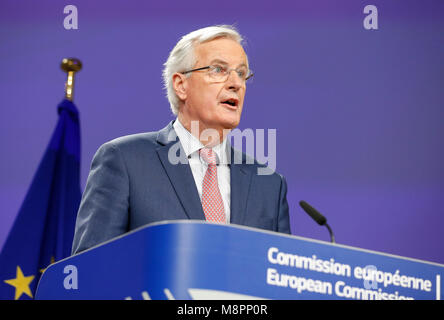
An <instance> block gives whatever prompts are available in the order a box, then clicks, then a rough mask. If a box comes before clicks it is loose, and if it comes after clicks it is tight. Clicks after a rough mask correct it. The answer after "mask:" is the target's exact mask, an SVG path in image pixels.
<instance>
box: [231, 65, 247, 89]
mask: <svg viewBox="0 0 444 320" xmlns="http://www.w3.org/2000/svg"><path fill="white" fill-rule="evenodd" d="M243 85H244V81H243V80H242V79H241V78H240V77H239V75H238V74H237V71H236V70H231V71H230V73H229V74H228V79H227V86H228V89H231V90H236V91H237V90H239V89H240V88H241V87H242V86H243Z"/></svg>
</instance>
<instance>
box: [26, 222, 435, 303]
mask: <svg viewBox="0 0 444 320" xmlns="http://www.w3.org/2000/svg"><path fill="white" fill-rule="evenodd" d="M443 278H444V265H441V264H436V263H431V262H426V261H420V260H415V259H409V258H404V257H400V256H394V255H389V254H384V253H378V252H374V251H369V250H363V249H359V248H353V247H349V246H344V245H339V244H331V243H328V242H323V241H318V240H312V239H306V238H302V237H297V236H290V235H284V234H280V233H276V232H269V231H263V230H259V229H254V228H249V227H244V226H237V225H218V224H210V223H206V222H204V221H194V220H186V221H181V220H175V221H165V222H159V223H154V224H150V225H147V226H145V227H142V228H139V229H136V230H133V231H131V232H129V233H127V234H124V235H122V236H119V237H117V238H115V239H112V240H110V241H108V242H105V243H103V244H101V245H98V246H96V247H94V248H91V249H88V250H86V251H84V252H81V253H79V254H77V255H74V256H71V257H69V258H66V259H64V260H61V261H58V262H56V263H54V264H52V265H51V266H49V267H48V268H47V269H46V270H45V272H44V274H43V275H42V277H41V279H40V282H39V285H38V288H37V292H36V296H35V298H36V299H145V300H146V299H156V300H165V299H180V300H189V299H197V300H204V299H220V300H226V299H228V300H243V299H283V300H287V299H364V300H386V299H390V300H392V299H393V300H403V299H430V300H431V299H433V300H434V299H441V297H442V294H441V281H442V279H443Z"/></svg>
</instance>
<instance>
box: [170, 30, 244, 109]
mask: <svg viewBox="0 0 444 320" xmlns="http://www.w3.org/2000/svg"><path fill="white" fill-rule="evenodd" d="M216 38H229V39H232V40H234V41H236V42H237V43H239V44H242V42H243V38H242V36H241V35H240V34H239V32H238V31H237V30H236V28H235V27H233V26H229V25H218V26H211V27H206V28H202V29H198V30H195V31H193V32H190V33H188V34H186V35H184V36H183V37H182V38H181V39H180V40H179V42H178V43H177V44H176V46H175V47H174V48H173V50H171V52H170V55H169V57H168V60H167V61H166V62H165V63H164V69H163V73H162V75H163V83H164V88H165V90H166V94H167V98H168V101H169V102H170V107H171V111H172V112H173V113H174V115H176V116H177V114H178V113H179V98H178V97H177V95H176V92H175V91H174V88H173V81H172V80H173V79H172V78H173V74H175V73H176V72H184V71H186V70H189V69H192V68H193V66H194V64H195V63H196V59H195V55H194V46H195V45H196V44H201V43H204V42H207V41H211V40H214V39H216ZM247 61H248V58H247ZM187 76H189V75H187Z"/></svg>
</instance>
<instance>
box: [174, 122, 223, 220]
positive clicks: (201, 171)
mask: <svg viewBox="0 0 444 320" xmlns="http://www.w3.org/2000/svg"><path fill="white" fill-rule="evenodd" d="M173 128H174V130H175V131H176V134H177V136H178V137H179V140H180V143H181V145H182V148H183V150H184V151H185V154H186V156H187V157H188V162H189V164H190V168H191V172H192V173H193V177H194V182H195V183H196V187H197V191H198V192H199V197H200V200H201V201H202V182H203V179H204V177H205V173H206V172H207V167H208V164H207V163H206V162H205V160H203V159H201V158H200V154H199V150H200V149H202V148H204V147H205V146H204V145H203V144H202V143H201V142H200V141H199V139H197V138H196V137H195V136H193V135H192V134H191V133H190V132H189V131H188V130H187V129H186V128H185V127H184V126H183V125H182V124H181V123H180V121H179V119H176V121H174V124H173ZM212 149H213V151H214V152H215V153H216V155H217V159H218V161H217V163H218V164H217V182H218V185H219V191H220V194H221V196H222V201H223V203H224V210H225V223H229V222H230V189H231V188H230V166H229V165H228V161H226V159H228V156H229V152H228V149H227V139H226V138H225V139H224V140H223V141H222V143H220V144H218V145H217V146H215V147H213V148H212Z"/></svg>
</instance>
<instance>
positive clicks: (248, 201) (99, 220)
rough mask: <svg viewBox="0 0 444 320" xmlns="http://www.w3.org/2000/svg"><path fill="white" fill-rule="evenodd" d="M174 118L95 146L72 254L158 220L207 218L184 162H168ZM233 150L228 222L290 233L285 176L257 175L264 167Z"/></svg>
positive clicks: (174, 139)
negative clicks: (163, 124)
mask: <svg viewBox="0 0 444 320" xmlns="http://www.w3.org/2000/svg"><path fill="white" fill-rule="evenodd" d="M173 122H174V121H172V122H170V123H169V124H168V126H166V127H165V128H164V129H162V130H160V131H158V132H148V133H141V134H134V135H129V136H125V137H121V138H117V139H115V140H112V141H110V142H107V143H105V144H103V145H102V146H101V147H100V148H99V149H98V151H97V152H96V154H95V156H94V159H93V161H92V164H91V170H90V173H89V176H88V181H87V184H86V188H85V191H84V193H83V197H82V201H81V204H80V208H79V212H78V215H77V221H76V228H75V235H74V241H73V249H72V252H73V254H74V253H78V252H80V251H83V250H85V249H88V248H90V247H92V246H95V245H97V244H100V243H102V242H104V241H107V240H109V239H112V238H114V237H116V236H119V235H121V234H123V233H126V232H128V231H130V230H132V229H135V228H138V227H141V226H143V225H146V224H149V223H153V222H156V221H162V220H175V219H199V220H205V214H204V212H203V209H202V204H201V202H200V198H199V194H198V191H197V188H196V184H195V182H194V178H193V174H192V172H191V168H190V166H189V165H188V163H187V161H185V162H186V163H185V164H181V163H179V164H172V163H171V162H170V161H169V159H168V152H169V150H170V147H171V146H172V145H173V144H175V143H177V142H178V141H179V140H178V137H177V135H176V134H175V131H174V129H173ZM176 146H177V145H176ZM179 146H180V152H182V154H184V151H183V149H181V148H182V147H181V145H180V143H179ZM231 148H232V147H231ZM231 151H232V152H231V158H232V161H231V164H230V179H231V180H230V183H231V192H230V197H231V199H230V217H231V218H230V222H231V223H232V224H238V225H245V226H250V227H255V228H261V229H265V230H271V231H277V232H283V233H290V222H289V213H288V203H287V198H286V195H287V185H286V182H285V179H284V178H283V177H282V176H281V175H279V174H277V173H273V174H271V175H258V174H257V173H258V170H257V169H258V168H259V167H264V166H263V165H260V164H258V163H257V162H254V163H253V164H248V163H251V162H250V161H247V160H246V159H247V158H246V155H245V154H244V153H242V152H240V151H237V150H234V149H233V148H232V150H231ZM235 157H240V158H241V159H242V163H239V162H240V161H237V162H236V161H233V159H236V158H235ZM240 158H237V159H240ZM236 163H238V164H236Z"/></svg>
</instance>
